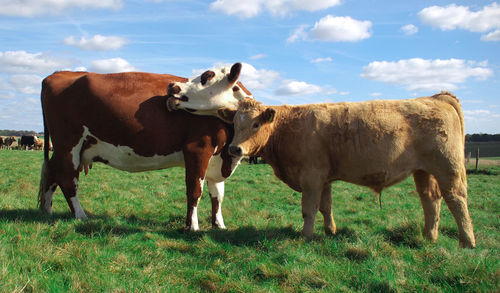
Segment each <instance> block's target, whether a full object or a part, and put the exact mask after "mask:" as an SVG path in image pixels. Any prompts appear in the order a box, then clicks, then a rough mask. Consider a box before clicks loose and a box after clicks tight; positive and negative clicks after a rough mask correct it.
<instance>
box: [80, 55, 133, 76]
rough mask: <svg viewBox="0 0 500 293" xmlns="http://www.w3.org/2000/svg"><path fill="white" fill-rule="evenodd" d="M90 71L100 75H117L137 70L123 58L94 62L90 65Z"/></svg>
mask: <svg viewBox="0 0 500 293" xmlns="http://www.w3.org/2000/svg"><path fill="white" fill-rule="evenodd" d="M89 69H90V71H92V72H98V73H115V72H128V71H135V70H136V68H135V67H134V66H132V65H131V64H130V63H128V61H127V60H125V59H122V58H119V57H117V58H111V59H102V60H94V61H92V62H91V64H90V68H89Z"/></svg>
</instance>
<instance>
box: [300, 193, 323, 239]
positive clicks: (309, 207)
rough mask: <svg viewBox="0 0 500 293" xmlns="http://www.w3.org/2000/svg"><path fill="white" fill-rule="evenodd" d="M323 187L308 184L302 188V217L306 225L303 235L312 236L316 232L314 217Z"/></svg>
mask: <svg viewBox="0 0 500 293" xmlns="http://www.w3.org/2000/svg"><path fill="white" fill-rule="evenodd" d="M321 191H322V188H321V187H319V186H307V187H305V188H303V189H302V217H303V218H304V227H303V228H302V235H304V236H305V237H307V238H312V236H313V234H314V219H315V218H316V213H318V208H319V204H320V199H321Z"/></svg>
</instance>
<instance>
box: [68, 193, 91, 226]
mask: <svg viewBox="0 0 500 293" xmlns="http://www.w3.org/2000/svg"><path fill="white" fill-rule="evenodd" d="M70 201H71V205H73V209H74V211H75V218H77V219H80V220H87V219H88V217H87V215H86V214H85V212H84V211H83V209H82V206H81V205H80V201H79V200H78V196H76V195H75V196H73V197H72V198H70Z"/></svg>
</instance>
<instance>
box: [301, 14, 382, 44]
mask: <svg viewBox="0 0 500 293" xmlns="http://www.w3.org/2000/svg"><path fill="white" fill-rule="evenodd" d="M371 27H372V23H371V22H370V21H367V20H365V21H359V20H356V19H352V18H351V17H349V16H338V17H335V16H331V15H327V16H325V17H323V18H322V19H320V20H319V21H318V22H316V24H315V25H314V27H313V28H312V29H311V31H310V33H309V34H310V36H311V37H313V38H315V39H318V40H321V41H326V42H357V41H361V40H364V39H367V38H369V37H371V32H370V30H371Z"/></svg>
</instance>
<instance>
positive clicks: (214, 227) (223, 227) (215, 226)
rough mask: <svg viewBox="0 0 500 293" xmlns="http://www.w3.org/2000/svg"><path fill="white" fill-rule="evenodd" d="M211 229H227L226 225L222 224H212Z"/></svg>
mask: <svg viewBox="0 0 500 293" xmlns="http://www.w3.org/2000/svg"><path fill="white" fill-rule="evenodd" d="M212 229H216V230H227V228H226V226H224V225H212Z"/></svg>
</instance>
